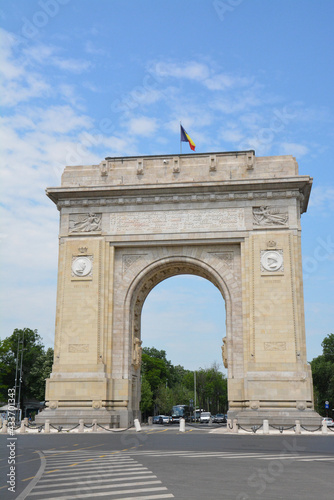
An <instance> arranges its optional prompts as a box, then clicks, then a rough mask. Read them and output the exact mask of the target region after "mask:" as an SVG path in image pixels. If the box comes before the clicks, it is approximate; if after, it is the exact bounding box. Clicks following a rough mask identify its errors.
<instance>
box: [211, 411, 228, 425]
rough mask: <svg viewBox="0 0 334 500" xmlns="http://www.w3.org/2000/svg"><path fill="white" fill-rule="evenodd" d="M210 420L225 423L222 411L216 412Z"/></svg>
mask: <svg viewBox="0 0 334 500" xmlns="http://www.w3.org/2000/svg"><path fill="white" fill-rule="evenodd" d="M212 422H215V423H217V424H225V423H226V418H225V415H224V414H223V413H217V415H214V416H213V417H212Z"/></svg>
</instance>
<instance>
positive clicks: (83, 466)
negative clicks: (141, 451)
mask: <svg viewBox="0 0 334 500" xmlns="http://www.w3.org/2000/svg"><path fill="white" fill-rule="evenodd" d="M105 465H106V466H108V467H109V468H114V469H116V468H118V469H119V468H120V467H122V469H127V468H129V467H140V466H141V465H142V464H135V463H134V462H132V463H129V464H117V465H109V464H108V462H103V463H102V464H94V467H95V468H97V467H100V469H101V466H103V467H104V466H105ZM69 467H70V465H64V466H63V467H61V466H59V467H57V469H58V470H60V471H61V470H63V469H67V470H68V468H69ZM53 468H54V466H52V467H51V466H49V467H46V468H45V470H46V471H48V470H51V469H53ZM75 468H76V469H87V470H91V469H92V468H93V467H92V464H80V463H77V464H75Z"/></svg>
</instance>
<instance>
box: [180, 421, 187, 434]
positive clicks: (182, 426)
mask: <svg viewBox="0 0 334 500" xmlns="http://www.w3.org/2000/svg"><path fill="white" fill-rule="evenodd" d="M179 430H180V432H185V430H186V421H185V420H184V418H180V429H179Z"/></svg>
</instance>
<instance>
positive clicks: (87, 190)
mask: <svg viewBox="0 0 334 500" xmlns="http://www.w3.org/2000/svg"><path fill="white" fill-rule="evenodd" d="M311 186H312V178H311V177H309V176H296V177H289V178H283V179H282V178H279V179H256V180H255V179H253V180H249V179H241V180H238V181H219V182H207V183H203V182H201V183H182V184H181V183H178V184H176V183H175V184H164V185H159V184H155V185H152V184H147V185H133V186H121V185H119V186H90V187H86V186H80V187H75V188H73V187H56V188H47V189H46V194H47V196H48V197H49V198H50V199H51V200H52V201H53V202H54V203H56V204H57V206H58V208H62V207H70V206H87V207H89V206H101V207H103V206H115V205H144V204H149V205H157V204H166V203H168V204H169V203H175V204H177V203H194V202H196V203H198V202H205V203H207V202H215V201H233V200H253V199H261V200H263V199H266V200H270V199H276V200H277V199H281V198H283V199H284V198H298V199H299V200H300V203H301V212H302V213H303V212H306V209H307V204H308V199H309V194H310V191H311Z"/></svg>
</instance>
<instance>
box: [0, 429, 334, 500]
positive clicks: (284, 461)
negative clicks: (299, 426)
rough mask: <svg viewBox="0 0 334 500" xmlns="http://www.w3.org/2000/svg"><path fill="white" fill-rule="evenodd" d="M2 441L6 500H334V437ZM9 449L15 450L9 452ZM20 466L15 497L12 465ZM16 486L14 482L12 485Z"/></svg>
mask: <svg viewBox="0 0 334 500" xmlns="http://www.w3.org/2000/svg"><path fill="white" fill-rule="evenodd" d="M16 437H17V440H16V441H14V440H13V439H12V438H11V437H10V436H5V435H0V446H1V452H0V475H1V482H0V498H1V500H7V499H13V500H23V499H25V498H26V499H27V500H36V499H38V500H43V499H48V500H53V499H54V500H56V499H57V500H58V499H63V500H64V499H68V500H70V499H74V498H76V499H81V498H82V499H84V498H87V499H92V498H96V500H99V499H100V498H101V500H103V499H107V498H110V499H114V500H117V499H119V500H120V499H122V500H125V499H128V500H130V499H132V500H134V499H142V500H144V499H147V500H148V499H150V500H153V499H160V498H176V499H180V500H181V499H182V500H183V499H184V500H203V499H205V500H215V499H224V500H225V499H226V500H258V499H263V500H278V499H286V500H294V499H302V500H314V499H317V500H333V498H334V436H331V435H330V436H315V435H312V436H305V435H304V436H303V435H301V436H293V435H284V434H283V435H277V436H263V435H262V436H261V435H230V434H218V433H210V432H209V429H208V427H205V428H199V429H196V428H187V429H186V432H185V433H179V430H178V428H176V427H168V426H167V427H161V426H152V427H150V428H148V427H147V428H145V427H143V431H142V432H140V433H136V432H134V431H133V430H130V431H126V432H118V433H115V432H113V433H107V434H106V433H103V434H101V433H96V434H95V433H94V434H93V433H85V434H73V433H72V434H63V433H59V434H50V435H44V434H39V435H32V434H25V435H17V436H16ZM8 445H9V446H8ZM10 457H11V458H15V480H14V482H15V492H11V491H8V486H10V485H9V484H7V483H6V481H7V480H9V477H8V476H7V474H8V473H9V467H10V465H9V464H8V458H10ZM12 479H14V476H13V477H12Z"/></svg>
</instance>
